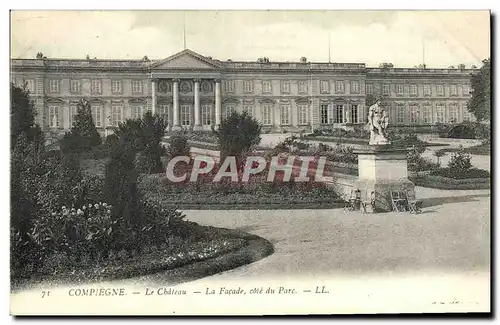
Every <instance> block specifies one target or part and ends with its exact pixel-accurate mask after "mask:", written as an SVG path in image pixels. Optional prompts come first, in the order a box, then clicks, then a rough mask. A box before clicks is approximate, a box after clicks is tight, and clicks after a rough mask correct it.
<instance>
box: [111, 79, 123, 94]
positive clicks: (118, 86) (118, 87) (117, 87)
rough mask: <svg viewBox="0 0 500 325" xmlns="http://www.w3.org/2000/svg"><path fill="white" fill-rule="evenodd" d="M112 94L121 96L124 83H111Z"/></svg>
mask: <svg viewBox="0 0 500 325" xmlns="http://www.w3.org/2000/svg"><path fill="white" fill-rule="evenodd" d="M111 92H112V93H113V94H121V92H122V81H121V80H112V81H111Z"/></svg>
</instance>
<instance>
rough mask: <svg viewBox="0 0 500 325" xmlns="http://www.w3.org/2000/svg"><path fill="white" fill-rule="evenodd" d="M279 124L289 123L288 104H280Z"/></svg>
mask: <svg viewBox="0 0 500 325" xmlns="http://www.w3.org/2000/svg"><path fill="white" fill-rule="evenodd" d="M281 125H290V105H281Z"/></svg>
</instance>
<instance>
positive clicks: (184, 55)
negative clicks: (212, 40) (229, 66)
mask: <svg viewBox="0 0 500 325" xmlns="http://www.w3.org/2000/svg"><path fill="white" fill-rule="evenodd" d="M150 68H151V69H152V70H169V69H202V70H214V69H218V68H220V66H219V65H218V64H217V62H215V61H213V60H211V59H209V58H206V57H204V56H202V55H199V54H198V53H195V52H193V51H191V50H184V51H182V52H179V53H177V54H174V55H172V56H170V57H168V58H166V59H164V60H161V61H157V62H155V63H153V64H152V65H151V67H150Z"/></svg>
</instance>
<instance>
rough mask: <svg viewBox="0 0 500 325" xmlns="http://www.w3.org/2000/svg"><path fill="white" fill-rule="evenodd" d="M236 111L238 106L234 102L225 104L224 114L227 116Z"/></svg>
mask: <svg viewBox="0 0 500 325" xmlns="http://www.w3.org/2000/svg"><path fill="white" fill-rule="evenodd" d="M235 111H236V108H235V107H234V105H233V104H227V105H226V106H225V112H224V116H225V118H226V119H227V118H228V117H229V116H230V115H231V114H233V112H235Z"/></svg>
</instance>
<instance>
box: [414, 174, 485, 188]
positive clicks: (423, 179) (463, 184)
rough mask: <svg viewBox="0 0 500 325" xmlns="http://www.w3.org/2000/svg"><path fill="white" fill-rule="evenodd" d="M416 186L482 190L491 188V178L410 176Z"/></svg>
mask: <svg viewBox="0 0 500 325" xmlns="http://www.w3.org/2000/svg"><path fill="white" fill-rule="evenodd" d="M408 178H409V179H410V181H412V182H413V183H414V184H415V186H422V187H429V188H436V189H441V190H481V189H489V188H490V186H491V185H490V184H491V179H490V178H469V179H453V178H448V177H442V176H434V175H423V174H420V173H419V174H418V175H417V176H410V177H408Z"/></svg>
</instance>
